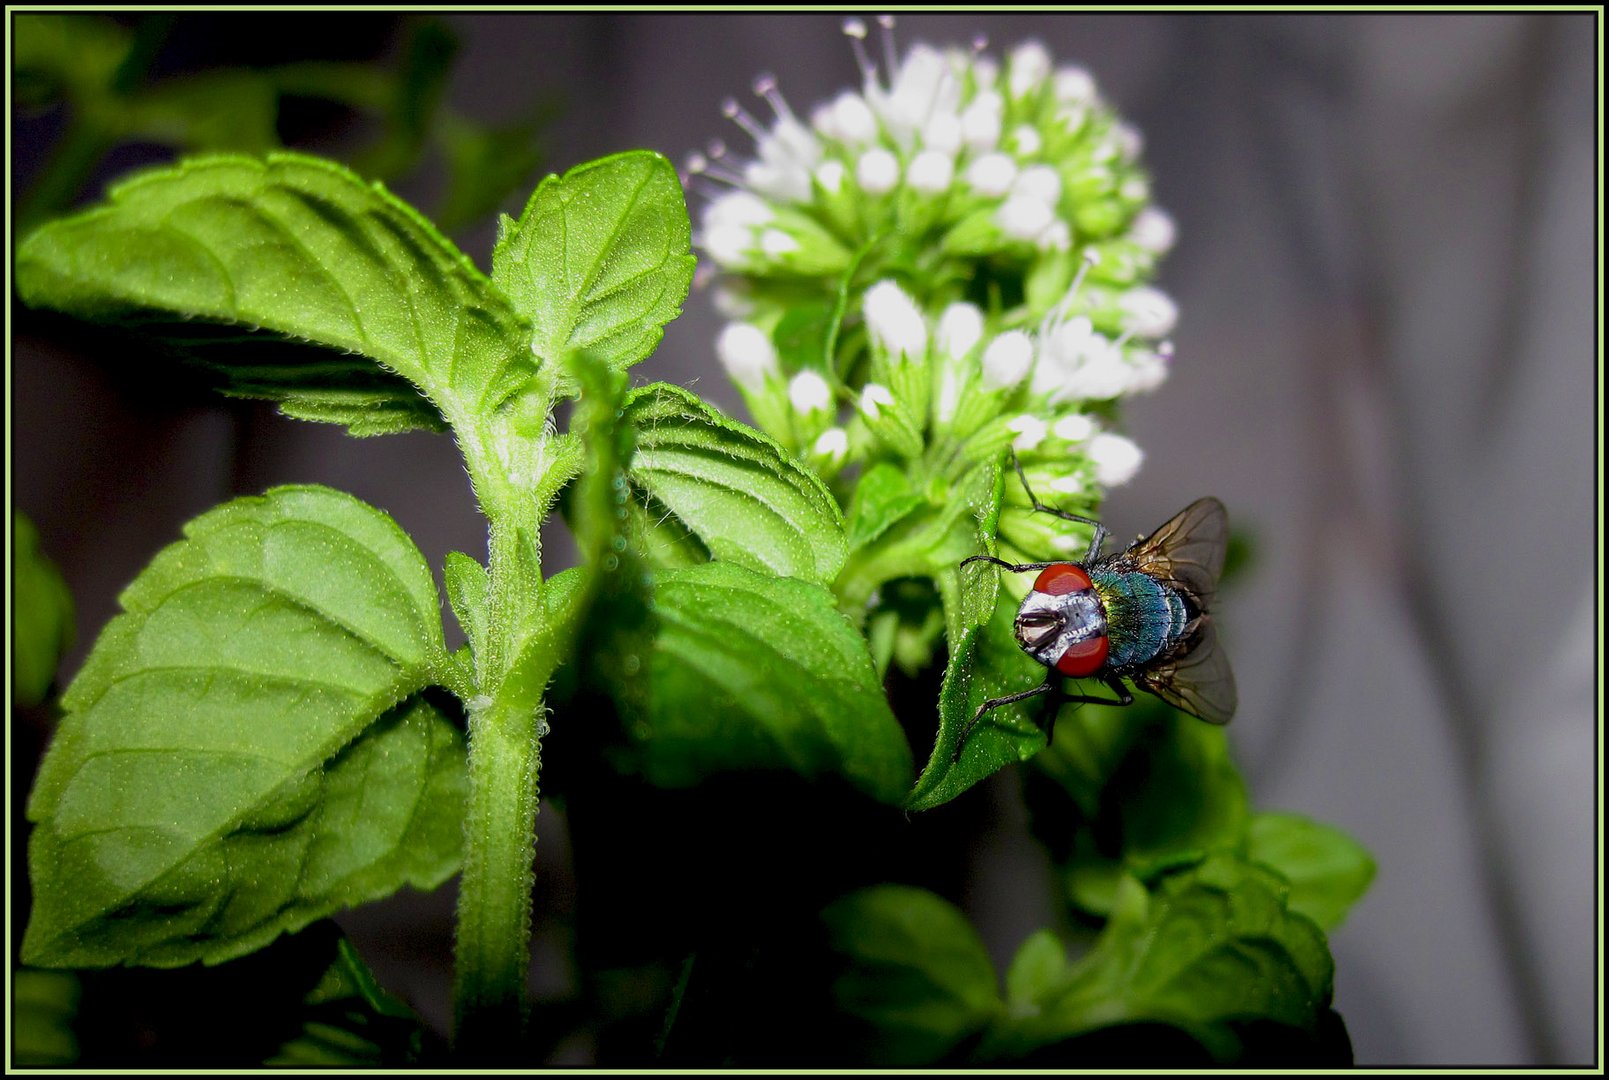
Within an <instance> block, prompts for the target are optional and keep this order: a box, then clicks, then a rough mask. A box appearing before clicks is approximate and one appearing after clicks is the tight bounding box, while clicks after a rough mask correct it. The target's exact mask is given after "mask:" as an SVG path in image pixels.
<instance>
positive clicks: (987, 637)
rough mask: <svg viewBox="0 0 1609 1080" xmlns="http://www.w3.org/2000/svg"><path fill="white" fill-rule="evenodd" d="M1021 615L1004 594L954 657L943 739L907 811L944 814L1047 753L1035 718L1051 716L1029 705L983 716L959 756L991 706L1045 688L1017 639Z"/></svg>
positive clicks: (944, 697)
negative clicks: (1007, 771)
mask: <svg viewBox="0 0 1609 1080" xmlns="http://www.w3.org/2000/svg"><path fill="white" fill-rule="evenodd" d="M1016 607H1017V606H1016V604H1014V603H1013V602H1012V601H1011V598H1010V597H1009V596H1006V595H1004V594H1002V595H1001V596H1000V598H999V602H998V603H997V604H996V606H995V611H994V616H993V617H992V618H991V619H990V621H989V623H988V624H987V625H985V626H983V627H980V628H978V629H974V630H967V631H966V632H965V633H964V634H963V636H962V638H961V642H960V645H959V646H957V647H955V648H954V649H952V650H951V653H950V661H949V664H948V665H947V666H946V667H945V669H944V684H943V686H942V687H940V689H939V717H938V720H939V731H938V737H937V739H936V740H935V741H934V744H933V755H932V757H930V758H929V759H928V763H927V767H926V768H925V769H923V770H922V775H921V777H920V778H918V780H917V781H916V787H915V789H914V790H913V791H912V792H911V794H910V796H909V797H908V798H907V799H906V802H905V808H906V809H907V810H931V809H932V808H933V807H935V806H941V805H943V804H944V803H947V802H949V801H950V800H951V799H953V798H955V797H956V796H957V795H960V794H961V793H962V792H964V791H966V790H967V789H968V788H970V787H971V786H972V785H974V784H976V783H977V782H978V781H980V780H983V779H986V778H987V777H989V776H992V775H993V774H994V773H996V772H997V771H999V770H1000V769H1001V768H1002V767H1004V766H1006V765H1009V764H1012V763H1014V762H1018V761H1026V760H1028V759H1029V758H1031V757H1033V756H1034V755H1035V754H1037V753H1038V752H1039V751H1040V750H1042V749H1044V746H1045V732H1044V730H1043V729H1042V728H1041V727H1040V726H1039V724H1040V722H1041V721H1039V720H1036V719H1035V718H1038V717H1042V716H1043V715H1044V708H1045V702H1044V701H1043V700H1042V699H1040V698H1029V699H1028V700H1027V701H1023V702H1018V703H1016V704H1013V705H1003V706H1000V707H999V708H996V709H991V710H990V711H989V712H987V713H984V714H983V717H982V718H981V719H979V720H978V722H977V723H976V724H973V725H972V728H971V731H970V733H968V734H967V740H966V744H965V746H964V747H963V748H962V750H961V754H960V756H959V757H957V756H956V754H955V748H956V744H957V743H959V742H960V740H961V735H962V732H963V731H964V730H965V729H966V727H967V725H968V724H969V723H971V720H972V717H973V715H974V714H975V713H976V712H977V711H978V707H979V706H981V705H982V704H983V703H984V702H985V701H987V700H989V699H990V698H997V697H1004V696H1006V695H1008V694H1015V693H1019V692H1020V691H1023V690H1030V689H1032V688H1033V687H1035V686H1038V685H1040V684H1041V683H1043V682H1044V681H1045V668H1044V667H1043V666H1041V665H1040V664H1039V662H1038V661H1036V660H1034V659H1033V657H1031V656H1029V655H1028V654H1027V653H1025V652H1023V651H1022V649H1021V647H1020V646H1018V645H1017V640H1016V638H1015V636H1014V635H1013V634H1012V629H1011V628H1012V624H1013V622H1014V621H1015V619H1016Z"/></svg>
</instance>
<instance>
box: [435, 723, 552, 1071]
mask: <svg viewBox="0 0 1609 1080" xmlns="http://www.w3.org/2000/svg"><path fill="white" fill-rule="evenodd" d="M483 700H484V699H483ZM539 709H540V706H538V708H537V709H532V708H531V707H530V706H529V705H526V704H523V703H520V702H508V701H503V700H499V699H496V698H494V699H492V700H490V701H487V702H486V703H485V705H484V707H480V708H476V707H474V706H473V705H472V707H471V709H470V714H469V814H468V817H467V819H466V820H465V823H464V875H463V880H462V883H461V884H460V887H459V894H458V940H457V950H456V951H457V957H456V980H455V985H454V988H453V999H454V1012H455V1021H456V1022H455V1024H454V1039H453V1041H454V1046H455V1048H456V1052H457V1054H458V1055H459V1056H460V1058H465V1057H472V1058H474V1059H476V1060H478V1061H485V1062H497V1063H499V1064H509V1063H510V1061H509V1058H510V1055H511V1053H512V1052H513V1051H514V1050H515V1049H516V1048H517V1047H518V1044H519V1042H520V1039H521V1036H522V1034H523V1029H524V1025H525V1012H526V995H525V985H526V976H527V971H528V969H529V967H530V951H531V950H530V944H531V884H532V881H533V871H532V861H533V859H534V857H535V852H536V833H535V830H536V808H537V777H538V773H539V772H540V769H541V749H540V745H539V744H538V742H537V730H536V729H537V716H538V712H539Z"/></svg>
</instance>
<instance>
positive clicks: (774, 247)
mask: <svg viewBox="0 0 1609 1080" xmlns="http://www.w3.org/2000/svg"><path fill="white" fill-rule="evenodd" d="M760 250H761V251H763V252H765V253H766V254H767V255H769V256H771V257H772V258H773V259H780V258H781V257H782V256H784V255H788V254H791V253H793V252H795V251H798V250H799V241H797V240H795V239H794V238H793V237H791V236H789V235H788V234H787V233H785V232H783V231H782V230H781V229H767V230H765V232H763V233H761V234H760Z"/></svg>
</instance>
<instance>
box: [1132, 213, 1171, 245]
mask: <svg viewBox="0 0 1609 1080" xmlns="http://www.w3.org/2000/svg"><path fill="white" fill-rule="evenodd" d="M1177 232H1178V230H1177V228H1176V227H1175V226H1174V224H1173V218H1172V216H1170V215H1169V214H1168V212H1167V211H1166V210H1159V209H1157V208H1156V207H1154V206H1147V207H1146V208H1145V209H1144V210H1141V211H1140V212H1139V213H1138V214H1135V215H1134V220H1133V221H1131V222H1129V239H1131V240H1133V241H1134V242H1135V243H1136V244H1138V245H1139V246H1140V247H1142V248H1144V249H1145V250H1146V251H1152V252H1155V253H1156V254H1158V255H1161V254H1163V253H1165V252H1167V251H1168V250H1170V249H1171V248H1172V247H1173V240H1174V237H1175V235H1176V234H1177Z"/></svg>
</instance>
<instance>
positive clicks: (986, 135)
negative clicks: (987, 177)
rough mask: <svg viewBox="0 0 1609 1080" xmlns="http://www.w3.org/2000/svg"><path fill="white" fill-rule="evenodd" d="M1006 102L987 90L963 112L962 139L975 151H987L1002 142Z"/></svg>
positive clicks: (968, 147)
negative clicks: (1001, 134)
mask: <svg viewBox="0 0 1609 1080" xmlns="http://www.w3.org/2000/svg"><path fill="white" fill-rule="evenodd" d="M1004 111H1005V102H1004V101H1003V100H1002V99H1001V97H1000V95H999V94H997V93H995V92H994V91H992V90H990V91H985V92H984V93H981V94H979V95H978V96H977V97H976V98H974V99H973V100H972V104H970V105H968V106H967V107H966V108H965V109H964V110H962V112H961V140H962V141H963V142H965V143H966V145H967V149H969V150H971V151H972V152H973V153H986V152H987V151H990V150H993V149H994V148H995V147H996V146H997V145H999V143H1000V128H1001V118H1002V116H1003V115H1004Z"/></svg>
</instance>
